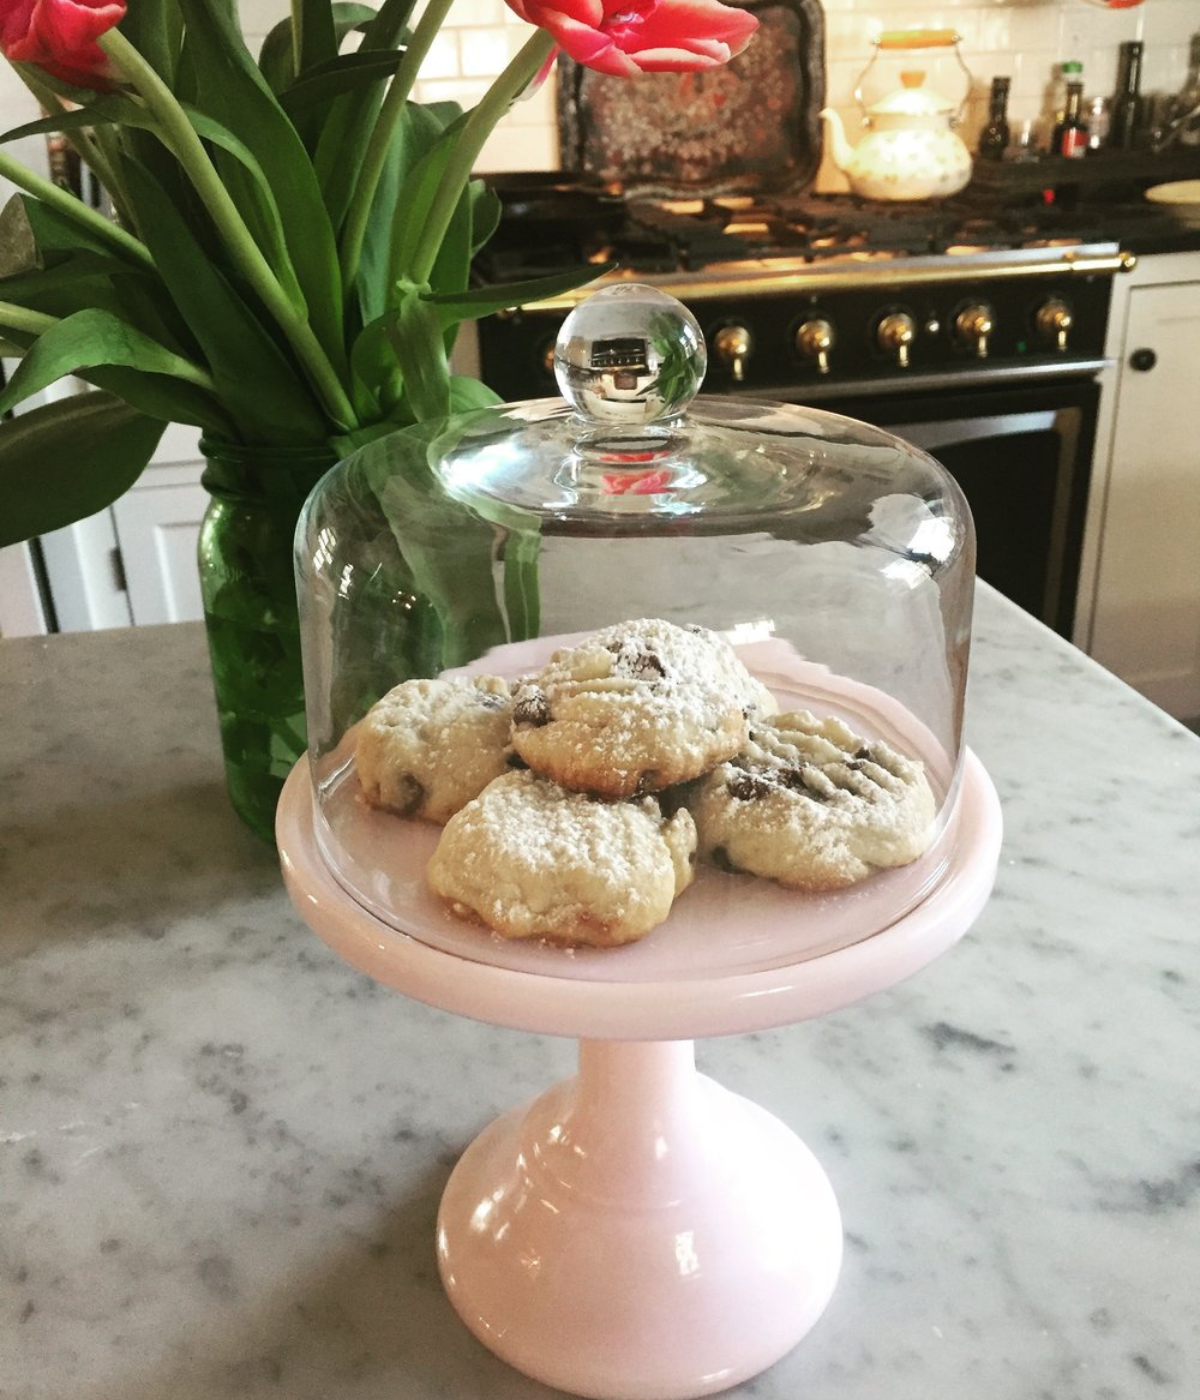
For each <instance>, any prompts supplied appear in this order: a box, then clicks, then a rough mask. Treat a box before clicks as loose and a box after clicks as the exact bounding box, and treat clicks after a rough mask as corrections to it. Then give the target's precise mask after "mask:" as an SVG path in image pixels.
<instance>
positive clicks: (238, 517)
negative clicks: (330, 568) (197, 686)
mask: <svg viewBox="0 0 1200 1400" xmlns="http://www.w3.org/2000/svg"><path fill="white" fill-rule="evenodd" d="M200 450H201V452H202V453H203V454H204V458H205V462H206V468H205V472H204V476H203V478H202V481H203V484H204V487H205V489H206V490H207V491H208V493H209V495H210V496H211V498H212V499H211V500H210V501H209V504H208V509H207V510H206V512H205V515H204V520H203V522H202V524H201V526H200V545H199V565H200V591H201V596H202V598H203V600H204V622H205V627H206V629H207V632H208V650H209V657H210V659H211V662H212V674H213V686H214V689H215V691H216V699H217V713H218V717H219V720H220V725H221V747H222V750H223V752H224V757H225V777H226V782H227V784H228V787H229V796H230V799H231V800H232V802H233V806H234V809H235V810H236V812H237V813H238V815H239V816H240V817H241V819H242V820H243V821H244V822H245V823H246V825H247V826H248V827H249V828H250V829H251V830H252V831H253V832H255V833H256V834H257V835H259V836H261V837H262V838H263V839H264V840H265V841H274V839H275V806H276V803H277V802H278V800H279V793H280V790H281V789H282V787H283V782H284V779H285V778H286V777H287V775H288V773H289V772H290V771H291V769H292V767H293V765H294V764H295V763H296V760H297V759H299V758H300V757H301V755H302V754H303V753H304V751H305V723H304V679H303V673H302V670H301V661H300V620H299V611H298V607H297V602H296V580H295V573H294V570H293V562H292V548H293V538H294V536H295V532H296V521H297V519H298V518H299V515H300V508H301V506H303V504H304V502H305V499H306V498H307V496H308V493H309V492H310V491H311V490H312V488H313V486H315V485H316V483H317V482H318V481H319V480H320V478H321V477H322V476H323V475H324V474H325V472H326V471H328V470H329V468H330V467H332V466H333V464H334V461H335V457H334V455H333V454H332V453H331V452H330V450H329V449H328V448H327V447H324V446H322V447H317V448H265V447H245V446H240V445H232V444H227V443H217V442H212V441H210V440H208V439H204V440H203V441H202V442H201V444H200Z"/></svg>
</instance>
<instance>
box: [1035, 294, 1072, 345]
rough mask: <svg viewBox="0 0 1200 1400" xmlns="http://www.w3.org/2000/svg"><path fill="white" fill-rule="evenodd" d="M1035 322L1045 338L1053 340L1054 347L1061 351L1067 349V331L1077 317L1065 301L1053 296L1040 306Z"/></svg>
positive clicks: (1040, 333)
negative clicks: (1072, 313)
mask: <svg viewBox="0 0 1200 1400" xmlns="http://www.w3.org/2000/svg"><path fill="white" fill-rule="evenodd" d="M1034 322H1035V324H1036V325H1037V329H1038V334H1039V335H1040V336H1041V337H1042V339H1043V340H1052V341H1053V342H1054V348H1055V349H1056V350H1058V351H1060V352H1062V351H1065V350H1066V348H1067V333H1068V332H1069V331H1070V329H1071V327H1072V326H1073V325H1074V324H1075V318H1074V317H1073V316H1072V315H1071V308H1070V307H1069V306H1068V305H1067V303H1066V302H1065V301H1063V300H1061V298H1059V297H1053V298H1052V299H1051V300H1050V301H1048V302H1046V304H1045V305H1044V306H1040V307H1038V312H1037V315H1036V316H1035V317H1034Z"/></svg>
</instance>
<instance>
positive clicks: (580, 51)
mask: <svg viewBox="0 0 1200 1400" xmlns="http://www.w3.org/2000/svg"><path fill="white" fill-rule="evenodd" d="M508 4H509V6H510V8H511V9H512V10H513V11H514V12H515V13H516V14H518V15H520V16H521V18H522V19H526V20H529V21H530V22H531V23H533V24H536V25H538V26H540V27H541V28H542V29H544V30H546V32H547V33H549V34H550V35H551V36H552V37H553V38H554V40H555V41H556V42H557V43H558V44H560V45H561V46H562V48H563V49H564V50H565V51H566V52H567V53H568V54H569V55H570V57H571V58H573V59H574V60H575V62H576V63H581V64H583V66H584V67H585V68H592V69H595V71H596V72H598V73H610V74H612V75H613V76H615V77H621V78H630V77H636V76H637V75H638V74H639V73H648V72H688V71H689V70H692V69H701V68H715V67H717V66H718V65H719V64H723V63H727V62H728V61H729V59H730V58H732V57H733V56H734V55H735V54H738V53H741V51H742V50H743V49H744V48H745V47H746V45H747V44H748V43H749V42H750V38H751V36H752V35H753V33H754V31H755V30H756V29H757V28H758V20H757V19H756V18H755V17H754V16H753V15H751V14H748V13H747V12H746V11H745V10H739V9H736V8H734V7H733V6H732V5H723V4H721V3H719V0H556V3H555V6H554V8H553V9H551V8H550V7H549V6H547V5H545V4H544V3H543V0H508Z"/></svg>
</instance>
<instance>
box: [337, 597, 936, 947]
mask: <svg viewBox="0 0 1200 1400" xmlns="http://www.w3.org/2000/svg"><path fill="white" fill-rule="evenodd" d="M776 708H777V707H776V704H775V701H774V699H773V697H772V696H771V694H770V692H769V691H768V690H767V689H766V688H765V687H764V686H762V685H761V684H760V683H759V682H758V681H757V680H755V678H754V677H753V676H752V675H751V674H750V673H749V672H748V671H747V670H746V668H745V667H744V666H743V665H742V663H741V661H740V660H739V659H738V657H737V655H736V653H735V652H734V651H733V649H732V647H730V646H729V645H728V643H726V642H725V641H724V640H723V639H722V638H720V637H719V636H718V635H717V634H716V633H715V632H710V631H707V630H706V629H704V628H702V627H692V626H689V627H679V626H676V625H675V624H674V623H670V622H665V621H662V620H659V619H641V620H639V621H634V622H628V623H623V624H619V625H617V626H614V627H609V628H605V629H604V630H603V631H600V632H596V633H594V634H593V635H591V636H589V637H587V638H586V639H584V640H583V641H582V642H581V643H579V644H578V645H576V646H571V647H567V648H564V649H563V650H561V651H558V652H555V654H554V655H553V656H552V657H551V659H550V661H549V663H548V665H546V666H545V667H544V668H543V670H541V671H539V672H538V673H537V674H535V675H532V676H528V677H525V678H523V679H521V680H519V681H517V682H515V683H514V684H513V685H512V686H510V685H509V684H508V683H507V682H506V681H504V680H503V679H501V678H499V677H494V676H475V677H470V678H467V677H463V678H459V679H444V680H419V681H407V682H405V683H404V684H403V685H400V686H397V687H396V688H395V689H394V690H392V691H390V692H389V693H388V694H387V695H386V696H384V698H383V699H382V700H381V701H379V703H378V704H377V705H376V706H375V707H374V708H373V709H372V710H371V712H370V713H369V714H368V715H367V717H366V718H365V719H364V720H363V723H362V725H361V727H360V730H359V735H358V741H357V748H356V754H355V759H356V767H357V773H358V778H359V782H360V784H361V787H362V791H363V794H364V796H365V798H366V800H367V802H369V803H370V804H372V805H373V806H376V807H381V808H384V809H386V810H388V811H391V812H394V813H395V814H397V815H398V816H403V817H416V818H421V819H424V820H428V821H433V822H437V823H439V824H443V825H444V830H443V832H442V836H441V839H440V841H439V843H438V846H437V849H436V851H435V852H434V854H433V857H432V859H431V860H430V862H429V867H428V879H429V883H430V885H431V887H432V888H433V889H434V890H435V891H436V893H437V894H438V895H439V896H441V898H442V899H444V900H445V901H446V902H447V904H448V905H449V906H450V908H451V909H453V910H454V912H455V913H456V914H459V915H460V916H462V917H466V918H474V919H478V920H480V921H482V922H483V923H484V924H486V925H487V926H488V927H489V928H491V929H493V930H494V931H495V932H496V933H498V934H500V935H501V936H502V937H505V938H542V939H545V940H547V941H550V942H556V943H564V944H591V945H593V946H597V947H613V946H616V945H618V944H621V943H628V942H632V941H633V940H635V939H638V938H641V937H642V936H643V935H644V934H645V933H647V932H648V931H649V930H650V929H652V928H653V927H655V925H657V924H659V923H661V922H662V921H663V920H664V919H665V918H666V917H667V915H668V913H669V912H670V909H671V905H672V903H673V901H674V900H675V898H676V897H677V896H678V895H679V894H681V893H682V892H683V891H684V890H685V889H686V888H687V887H688V885H689V884H691V882H692V878H693V874H694V866H695V861H696V859H697V856H699V857H700V858H701V859H703V860H707V861H708V862H710V863H712V864H714V865H717V866H719V867H721V868H723V869H725V870H731V871H737V872H744V873H749V874H754V875H759V876H763V877H765V878H767V879H772V880H776V881H778V882H779V883H781V884H784V885H787V886H789V887H791V888H794V889H798V890H804V891H810V892H812V891H825V890H834V889H840V888H843V887H845V886H846V885H850V884H853V883H855V882H856V881H858V880H861V879H863V878H864V877H865V876H867V875H869V874H871V873H872V872H873V871H875V870H877V869H880V868H884V867H889V866H897V865H904V864H907V863H909V862H910V861H912V860H915V859H916V858H917V856H919V855H920V854H921V852H922V851H923V850H924V849H925V848H926V846H927V845H928V843H929V840H930V837H931V833H932V826H933V818H934V806H935V804H934V799H933V794H932V792H931V791H930V788H929V785H928V783H927V781H926V779H925V775H924V771H923V768H922V765H921V764H920V763H918V762H915V761H913V760H910V759H907V758H904V757H902V756H901V755H899V754H897V753H896V752H895V751H893V750H892V749H890V748H889V747H888V746H887V745H885V744H883V743H880V742H878V741H870V742H868V741H866V740H864V739H862V738H861V737H859V736H857V735H855V734H853V733H852V732H851V731H850V730H849V729H848V728H847V727H846V726H845V725H844V724H842V723H841V722H840V721H839V720H836V719H833V718H826V719H818V718H817V717H816V716H814V715H812V714H810V713H808V712H807V711H804V710H799V711H794V712H792V713H790V714H783V715H780V714H776V713H775V710H776Z"/></svg>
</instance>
